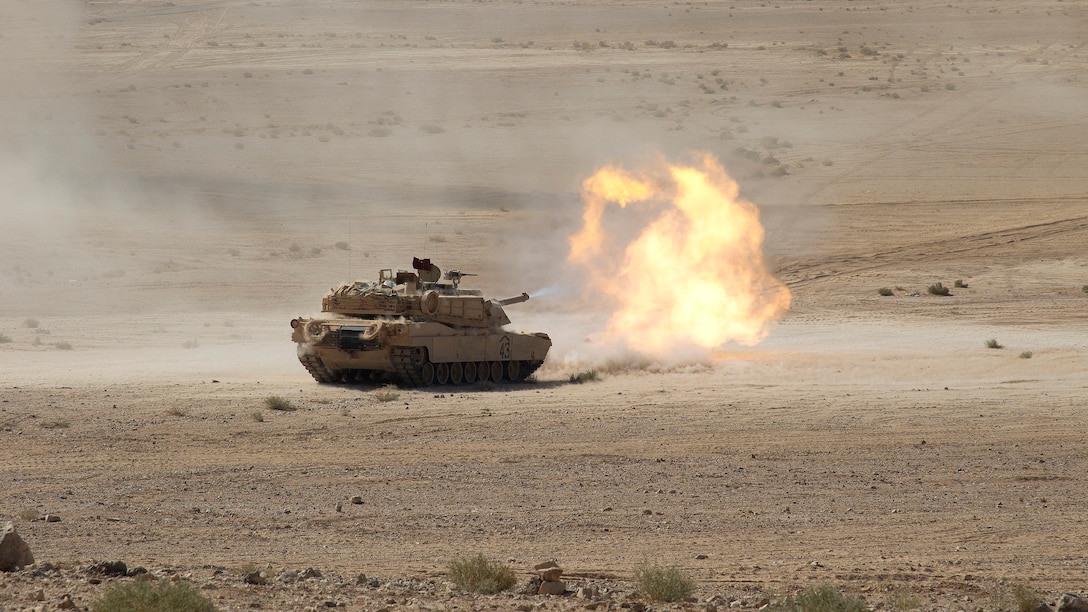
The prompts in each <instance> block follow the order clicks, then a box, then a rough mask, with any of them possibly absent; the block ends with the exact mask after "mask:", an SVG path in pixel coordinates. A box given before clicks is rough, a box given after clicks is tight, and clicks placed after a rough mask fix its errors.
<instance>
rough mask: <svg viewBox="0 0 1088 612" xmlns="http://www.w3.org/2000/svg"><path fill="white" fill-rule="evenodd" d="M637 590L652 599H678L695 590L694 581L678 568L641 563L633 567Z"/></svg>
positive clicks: (685, 597) (669, 600)
mask: <svg viewBox="0 0 1088 612" xmlns="http://www.w3.org/2000/svg"><path fill="white" fill-rule="evenodd" d="M635 583H637V584H638V590H639V592H640V593H641V594H642V595H643V596H644V597H646V598H647V599H650V600H652V601H668V602H672V601H680V600H683V599H687V598H688V597H689V596H690V595H691V592H692V591H694V590H695V583H694V582H692V581H691V579H690V578H688V577H687V576H686V575H684V573H683V572H681V571H680V570H679V569H677V568H675V567H672V566H668V567H664V566H661V565H657V564H653V565H648V564H643V565H640V566H638V567H637V568H635Z"/></svg>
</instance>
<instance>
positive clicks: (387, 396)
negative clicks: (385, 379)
mask: <svg viewBox="0 0 1088 612" xmlns="http://www.w3.org/2000/svg"><path fill="white" fill-rule="evenodd" d="M374 399H376V400H378V401H379V402H382V403H385V402H392V401H396V400H398V399H400V393H397V390H396V387H394V386H392V385H390V386H387V387H386V388H384V389H382V390H381V391H378V392H377V393H375V394H374Z"/></svg>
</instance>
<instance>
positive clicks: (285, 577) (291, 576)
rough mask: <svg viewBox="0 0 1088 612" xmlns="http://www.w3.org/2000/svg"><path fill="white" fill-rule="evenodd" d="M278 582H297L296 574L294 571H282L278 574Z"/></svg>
mask: <svg viewBox="0 0 1088 612" xmlns="http://www.w3.org/2000/svg"><path fill="white" fill-rule="evenodd" d="M279 578H280V582H297V581H298V572H296V571H295V570H284V571H283V572H281V573H280V576H279Z"/></svg>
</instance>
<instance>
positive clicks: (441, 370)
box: [434, 363, 450, 385]
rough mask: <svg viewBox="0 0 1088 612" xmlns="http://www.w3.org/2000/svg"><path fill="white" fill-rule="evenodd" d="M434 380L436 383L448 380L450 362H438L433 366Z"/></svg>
mask: <svg viewBox="0 0 1088 612" xmlns="http://www.w3.org/2000/svg"><path fill="white" fill-rule="evenodd" d="M434 374H435V380H437V381H438V384H440V385H445V384H449V382H450V364H448V363H440V364H438V365H436V366H435V367H434Z"/></svg>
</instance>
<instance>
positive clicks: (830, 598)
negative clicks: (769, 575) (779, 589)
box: [770, 585, 869, 612]
mask: <svg viewBox="0 0 1088 612" xmlns="http://www.w3.org/2000/svg"><path fill="white" fill-rule="evenodd" d="M868 609H869V607H868V606H867V605H865V600H864V599H862V598H860V597H850V596H849V595H845V594H843V592H842V591H840V590H838V589H836V588H835V587H833V586H830V585H824V586H820V587H813V588H810V589H806V590H804V591H801V592H800V593H798V594H797V595H795V596H794V597H793V598H792V599H787V600H785V601H783V602H780V603H778V604H776V605H774V606H771V608H770V610H774V611H775V612H866V610H868Z"/></svg>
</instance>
